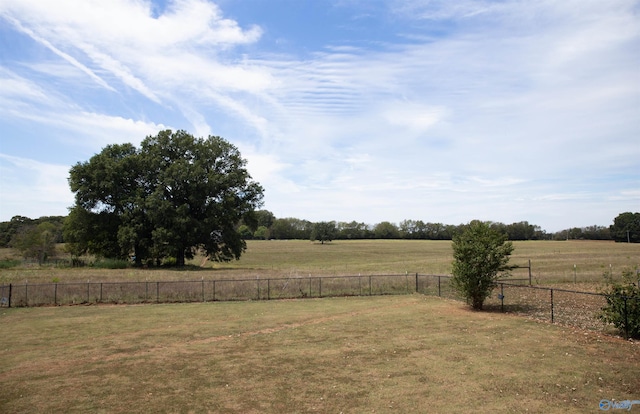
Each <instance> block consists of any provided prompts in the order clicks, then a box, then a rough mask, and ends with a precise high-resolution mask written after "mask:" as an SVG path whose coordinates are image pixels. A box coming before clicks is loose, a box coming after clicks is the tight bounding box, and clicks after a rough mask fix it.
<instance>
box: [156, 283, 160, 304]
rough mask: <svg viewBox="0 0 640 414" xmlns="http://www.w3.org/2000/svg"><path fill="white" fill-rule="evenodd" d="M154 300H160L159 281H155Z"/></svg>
mask: <svg viewBox="0 0 640 414" xmlns="http://www.w3.org/2000/svg"><path fill="white" fill-rule="evenodd" d="M156 302H160V282H156Z"/></svg>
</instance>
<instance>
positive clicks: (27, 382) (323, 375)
mask: <svg viewBox="0 0 640 414" xmlns="http://www.w3.org/2000/svg"><path fill="white" fill-rule="evenodd" d="M331 247H336V246H331ZM0 321H1V323H2V327H3V328H4V329H3V335H2V336H0V349H1V350H2V351H1V352H2V354H1V355H2V358H1V360H0V361H1V364H0V412H12V413H24V412H68V413H73V412H78V413H80V412H82V413H84V412H96V413H100V412H104V413H107V412H108V413H128V412H150V413H153V412H158V413H159V412H184V413H188V412H217V413H282V412H290V413H293V412H298V413H302V412H331V413H340V412H343V413H350V412H369V413H371V412H374V413H387V412H398V413H424V412H505V413H506V412H532V413H535V412H545V413H547V412H552V413H553V412H562V413H566V412H575V413H582V412H597V411H599V409H598V406H599V402H600V401H601V400H603V399H607V400H614V399H615V400H618V401H620V400H638V399H640V394H639V392H640V391H639V390H640V377H639V376H638V375H637V373H638V371H639V369H640V348H639V346H638V343H637V342H635V343H634V342H631V341H624V340H621V339H618V338H612V337H608V336H605V335H601V334H598V333H595V332H587V331H581V330H577V329H571V328H566V327H562V326H558V325H551V324H547V323H538V322H535V321H532V320H528V319H524V318H521V317H517V316H513V315H505V314H500V313H491V312H473V311H471V310H469V309H468V308H467V307H466V306H465V305H464V304H463V303H460V302H457V301H450V300H445V299H439V298H433V297H425V296H422V295H402V296H385V297H352V298H324V299H307V300H282V301H257V302H256V301H249V302H218V303H196V304H172V305H142V306H139V305H138V306H129V305H121V306H104V305H103V306H64V307H44V308H18V309H6V308H4V309H0ZM637 409H638V407H637V406H636V407H634V409H633V410H632V411H635V410H637Z"/></svg>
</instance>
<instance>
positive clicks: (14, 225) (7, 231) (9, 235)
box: [0, 216, 35, 247]
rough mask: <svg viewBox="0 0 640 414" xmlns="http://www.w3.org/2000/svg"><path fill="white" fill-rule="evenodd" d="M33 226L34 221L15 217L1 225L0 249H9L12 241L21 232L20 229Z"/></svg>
mask: <svg viewBox="0 0 640 414" xmlns="http://www.w3.org/2000/svg"><path fill="white" fill-rule="evenodd" d="M32 224H35V223H34V220H32V219H30V218H29V217H24V216H13V217H11V220H10V221H3V222H2V223H0V247H9V245H10V244H11V239H13V237H14V236H15V235H16V233H18V232H19V231H20V228H22V227H24V226H30V225H32Z"/></svg>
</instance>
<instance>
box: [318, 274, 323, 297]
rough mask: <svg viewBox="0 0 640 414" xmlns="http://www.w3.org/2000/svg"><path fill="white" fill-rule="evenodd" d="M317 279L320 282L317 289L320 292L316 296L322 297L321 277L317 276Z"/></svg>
mask: <svg viewBox="0 0 640 414" xmlns="http://www.w3.org/2000/svg"><path fill="white" fill-rule="evenodd" d="M318 280H319V281H320V283H319V288H320V289H319V291H320V293H319V295H318V296H319V297H322V278H321V277H319V278H318Z"/></svg>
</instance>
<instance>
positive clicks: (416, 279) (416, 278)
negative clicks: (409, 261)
mask: <svg viewBox="0 0 640 414" xmlns="http://www.w3.org/2000/svg"><path fill="white" fill-rule="evenodd" d="M416 293H418V274H417V273H416Z"/></svg>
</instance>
